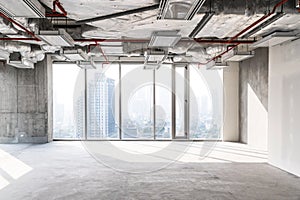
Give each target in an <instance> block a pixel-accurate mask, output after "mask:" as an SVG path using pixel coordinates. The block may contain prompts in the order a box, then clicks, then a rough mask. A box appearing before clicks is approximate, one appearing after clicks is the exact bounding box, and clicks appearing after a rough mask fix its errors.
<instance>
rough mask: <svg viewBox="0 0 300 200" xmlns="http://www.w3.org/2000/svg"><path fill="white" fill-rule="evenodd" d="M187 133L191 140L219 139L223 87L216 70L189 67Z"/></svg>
mask: <svg viewBox="0 0 300 200" xmlns="http://www.w3.org/2000/svg"><path fill="white" fill-rule="evenodd" d="M189 70H190V105H189V106H190V112H189V115H190V117H189V120H190V122H189V132H190V138H191V139H219V138H221V135H222V134H221V127H222V113H223V109H222V107H223V106H222V105H223V86H222V77H220V73H219V71H218V70H205V69H198V68H197V67H195V66H192V65H190V68H189Z"/></svg>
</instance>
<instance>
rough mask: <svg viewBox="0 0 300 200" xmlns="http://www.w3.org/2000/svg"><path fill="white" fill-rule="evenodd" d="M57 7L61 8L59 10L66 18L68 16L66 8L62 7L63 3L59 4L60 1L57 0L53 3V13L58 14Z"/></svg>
mask: <svg viewBox="0 0 300 200" xmlns="http://www.w3.org/2000/svg"><path fill="white" fill-rule="evenodd" d="M55 6H57V7H58V8H59V10H60V11H61V12H62V13H63V14H64V16H67V14H68V13H67V11H66V10H65V9H64V7H63V6H62V5H61V3H60V2H59V0H55V1H53V9H52V12H54V13H55V12H56V7H55Z"/></svg>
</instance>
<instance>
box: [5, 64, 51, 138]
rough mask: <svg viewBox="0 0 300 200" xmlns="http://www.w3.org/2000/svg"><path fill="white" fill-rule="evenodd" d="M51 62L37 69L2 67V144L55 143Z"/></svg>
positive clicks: (39, 65) (40, 65) (37, 66)
mask: <svg viewBox="0 0 300 200" xmlns="http://www.w3.org/2000/svg"><path fill="white" fill-rule="evenodd" d="M47 60H48V59H45V60H44V61H42V62H39V63H37V64H36V66H35V68H34V69H17V68H14V67H10V66H8V65H6V64H3V63H1V64H0V92H1V95H0V143H23V142H33V143H44V142H48V141H49V140H51V138H48V135H49V132H48V131H49V124H48V118H49V117H50V119H51V118H52V117H51V116H49V115H48V114H49V113H48V110H49V105H48V97H49V96H48V95H49V94H50V93H49V92H48V91H49V88H48V86H49V84H48V77H47V74H48V73H49V72H48V70H49V69H48V68H49V67H50V66H48V65H47ZM50 72H51V71H50ZM51 87H52V86H51ZM50 114H51V113H50ZM50 125H51V122H50ZM51 131H52V129H51V130H50V132H51Z"/></svg>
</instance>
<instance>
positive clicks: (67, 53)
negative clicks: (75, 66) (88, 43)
mask: <svg viewBox="0 0 300 200" xmlns="http://www.w3.org/2000/svg"><path fill="white" fill-rule="evenodd" d="M61 55H63V56H64V57H66V58H67V59H68V60H70V61H87V60H88V59H89V57H88V55H87V54H86V53H85V52H84V51H83V50H81V49H70V50H62V54H61Z"/></svg>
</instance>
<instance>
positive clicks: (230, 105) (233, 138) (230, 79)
mask: <svg viewBox="0 0 300 200" xmlns="http://www.w3.org/2000/svg"><path fill="white" fill-rule="evenodd" d="M238 83H239V63H238V62H230V63H229V67H227V68H225V69H224V70H223V86H224V106H223V107H224V123H223V140H224V141H230V142H238V141H239V84H238Z"/></svg>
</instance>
